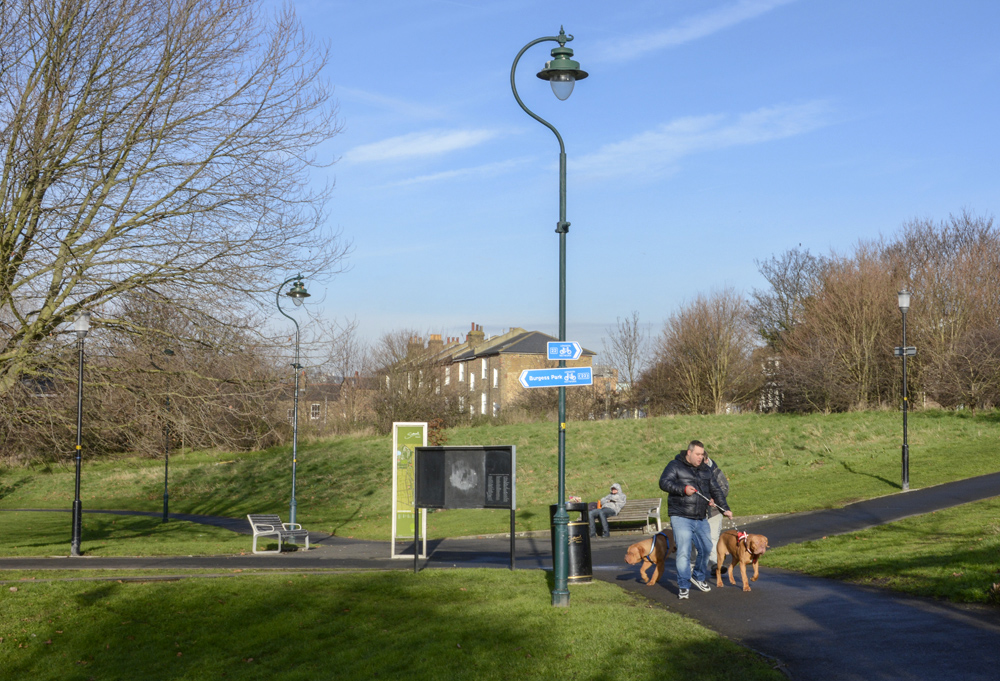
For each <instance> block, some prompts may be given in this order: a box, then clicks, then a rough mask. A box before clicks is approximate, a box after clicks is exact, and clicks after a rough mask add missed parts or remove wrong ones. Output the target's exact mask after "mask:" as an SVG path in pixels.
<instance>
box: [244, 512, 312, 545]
mask: <svg viewBox="0 0 1000 681" xmlns="http://www.w3.org/2000/svg"><path fill="white" fill-rule="evenodd" d="M247 519H248V520H249V521H250V527H251V528H253V552H254V553H281V547H282V546H283V545H284V543H285V540H286V539H289V540H292V541H293V542H295V543H298V540H299V539H303V538H305V540H306V551H308V550H309V532H308V531H307V530H303V529H302V526H301V525H299V524H298V523H283V522H281V518H280V517H279V516H277V515H276V514H274V515H272V514H268V513H248V514H247ZM258 537H277V539H278V550H277V551H264V550H261V551H258V550H257V538H258Z"/></svg>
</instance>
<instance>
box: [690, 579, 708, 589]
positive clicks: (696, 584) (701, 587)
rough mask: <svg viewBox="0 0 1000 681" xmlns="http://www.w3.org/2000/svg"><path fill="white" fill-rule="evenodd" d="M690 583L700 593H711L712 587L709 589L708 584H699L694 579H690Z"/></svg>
mask: <svg viewBox="0 0 1000 681" xmlns="http://www.w3.org/2000/svg"><path fill="white" fill-rule="evenodd" d="M691 583H692V584H694V585H695V586H696V587H698V589H700V590H701V591H711V590H712V587H710V586H709V585H708V582H699V581H698V580H697V579H695V578H694V577H692V578H691Z"/></svg>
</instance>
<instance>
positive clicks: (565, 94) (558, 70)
mask: <svg viewBox="0 0 1000 681" xmlns="http://www.w3.org/2000/svg"><path fill="white" fill-rule="evenodd" d="M559 38H560V39H559V47H554V48H552V59H551V60H549V61H547V62H545V68H544V69H542V70H541V71H539V72H538V77H539V78H541V79H542V80H547V81H549V85H551V86H552V93H553V94H554V95H555V96H556V97H557V98H558V99H559V100H560V101H565V100H567V99H569V96H570V95H571V94H573V86H574V85H576V81H578V80H583V79H584V78H586V77H587V75H588V74H587V72H586V71H583V70H581V69H580V62H578V61H573V59H572V57H573V50H572V49H570V48H568V47H566V42H567V41H569V40H572V39H573V36H571V35H566V33H565V32H564V31H563V30H562V29H561V28H560V29H559Z"/></svg>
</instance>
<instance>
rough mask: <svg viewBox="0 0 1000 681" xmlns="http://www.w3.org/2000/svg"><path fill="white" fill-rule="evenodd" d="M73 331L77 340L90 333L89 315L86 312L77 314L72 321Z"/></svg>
mask: <svg viewBox="0 0 1000 681" xmlns="http://www.w3.org/2000/svg"><path fill="white" fill-rule="evenodd" d="M73 330H74V331H76V335H77V337H78V338H83V337H84V336H86V335H87V332H88V331H90V313H89V312H87V311H86V310H84V311H82V312H78V313H77V315H76V318H75V319H74V320H73Z"/></svg>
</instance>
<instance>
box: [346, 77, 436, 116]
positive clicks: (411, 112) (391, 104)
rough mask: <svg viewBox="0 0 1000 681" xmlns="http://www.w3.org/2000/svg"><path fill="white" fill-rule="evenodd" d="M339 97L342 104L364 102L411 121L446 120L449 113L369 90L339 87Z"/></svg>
mask: <svg viewBox="0 0 1000 681" xmlns="http://www.w3.org/2000/svg"><path fill="white" fill-rule="evenodd" d="M337 95H338V97H339V99H340V100H341V102H342V103H343V102H351V101H355V102H363V103H365V104H370V105H371V106H374V107H376V108H378V109H381V110H383V111H390V112H392V113H394V114H397V115H399V116H404V117H406V118H410V119H421V120H434V119H441V118H445V117H446V115H447V113H448V112H447V111H446V110H445V109H444V107H440V106H427V105H425V104H420V103H416V102H412V101H409V100H405V99H397V98H395V97H386V96H385V95H380V94H377V93H374V92H368V91H367V90H358V89H355V88H350V87H344V86H342V85H341V86H338V87H337Z"/></svg>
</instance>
